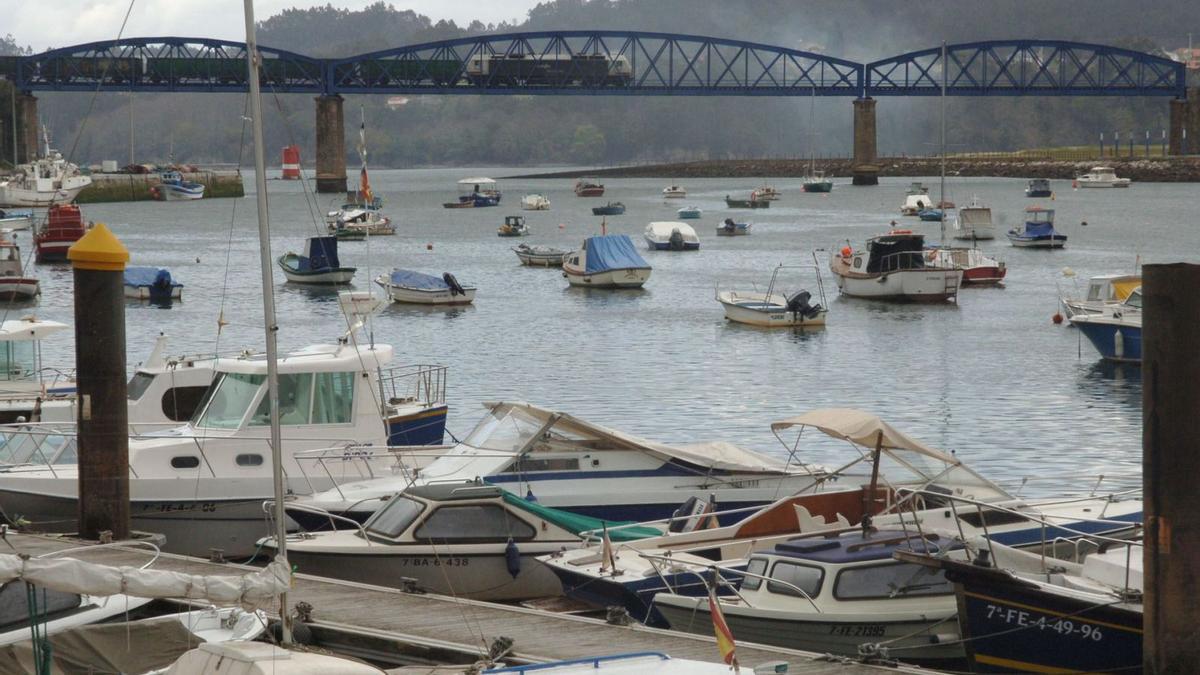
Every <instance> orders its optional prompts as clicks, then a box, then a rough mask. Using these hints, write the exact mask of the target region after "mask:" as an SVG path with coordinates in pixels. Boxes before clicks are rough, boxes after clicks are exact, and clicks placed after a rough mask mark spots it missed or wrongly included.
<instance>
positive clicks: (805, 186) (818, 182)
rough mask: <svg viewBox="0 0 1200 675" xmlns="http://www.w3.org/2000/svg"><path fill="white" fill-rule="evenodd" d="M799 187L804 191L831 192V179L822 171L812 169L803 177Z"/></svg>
mask: <svg viewBox="0 0 1200 675" xmlns="http://www.w3.org/2000/svg"><path fill="white" fill-rule="evenodd" d="M800 189H801V190H803V191H804V192H833V181H831V180H829V179H828V178H826V177H825V172H824V171H818V170H815V169H814V170H811V171H810V172H809V175H807V176H805V177H804V182H802V183H800Z"/></svg>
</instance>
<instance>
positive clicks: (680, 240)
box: [642, 222, 700, 251]
mask: <svg viewBox="0 0 1200 675" xmlns="http://www.w3.org/2000/svg"><path fill="white" fill-rule="evenodd" d="M642 236H643V237H644V238H645V239H646V245H647V246H648V247H649V248H650V250H651V251H699V250H700V237H698V236H696V230H695V229H693V228H692V226H691V225H688V224H687V223H678V222H658V223H650V224H649V225H647V226H646V231H645V232H644V233H643V234H642Z"/></svg>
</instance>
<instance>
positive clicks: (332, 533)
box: [262, 482, 662, 600]
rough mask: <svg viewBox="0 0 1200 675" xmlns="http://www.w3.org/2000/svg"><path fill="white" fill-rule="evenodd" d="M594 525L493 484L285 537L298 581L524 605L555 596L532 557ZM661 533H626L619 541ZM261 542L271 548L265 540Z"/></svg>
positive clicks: (435, 488) (558, 591) (433, 490)
mask: <svg viewBox="0 0 1200 675" xmlns="http://www.w3.org/2000/svg"><path fill="white" fill-rule="evenodd" d="M603 525H604V522H603V521H601V520H598V519H595V518H587V517H583V516H580V515H577V514H574V513H567V512H565V511H558V510H556V509H552V508H548V507H546V506H543V505H540V504H538V503H535V502H534V501H527V500H525V499H522V498H521V497H519V496H517V495H514V494H512V493H510V492H506V491H504V490H502V489H501V488H499V487H496V486H494V485H484V484H482V483H479V482H439V483H436V484H428V485H423V486H417V487H413V488H410V489H408V490H406V491H404V492H403V493H401V494H398V495H395V496H393V497H392V498H391V499H389V500H388V501H387V502H386V503H384V505H383V507H382V508H380V509H379V511H378V512H377V513H376V514H375V515H374V517H372V518H371V519H369V520H368V521H367V522H366V524H365V525H363V527H362V528H361V529H344V530H329V531H325V532H316V533H311V534H310V533H305V534H301V535H296V536H292V537H289V538H288V542H287V552H288V560H290V561H291V563H292V564H293V565H296V568H297V569H298V570H300V571H302V572H304V573H305V574H315V575H317V576H321V577H332V578H335V579H345V580H347V581H357V582H360V583H366V584H374V585H377V586H392V587H403V586H404V585H405V584H406V583H408V581H407V579H415V580H416V583H417V586H418V587H419V588H421V589H422V590H425V591H430V592H433V593H441V594H444V595H454V596H456V597H459V598H471V599H474V600H525V599H530V598H540V597H551V596H558V595H562V587H561V585H560V584H559V583H558V577H556V576H554V573H552V572H551V571H550V570H548V569H546V567H545V566H544V565H543V564H542V563H540V562H538V560H537V558H538V556H542V555H545V554H547V553H551V552H554V551H558V550H561V549H564V548H574V547H576V546H578V545H579V544H580V542H581V541H582V539H581V537H580V532H583V531H585V530H589V531H590V530H597V529H600V528H602V527H603ZM661 533H662V530H661V529H653V528H638V529H636V530H629V529H626V530H622V533H621V536H620V537H619V540H620V541H626V540H629V539H632V538H636V536H643V537H645V536H651V535H656V534H661ZM262 545H263V547H264V548H265V549H272V550H273V549H274V539H271V538H267V539H264V540H263V541H262ZM439 561H440V562H439ZM406 578H407V579H406Z"/></svg>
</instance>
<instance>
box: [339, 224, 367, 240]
mask: <svg viewBox="0 0 1200 675" xmlns="http://www.w3.org/2000/svg"><path fill="white" fill-rule="evenodd" d="M330 234H332V235H333V236H334V237H335V238H336V239H337V240H338V241H363V240H365V239H366V238H367V230H366V229H364V228H360V227H355V228H349V227H346V226H345V225H335V226H333V231H332V232H331V233H330Z"/></svg>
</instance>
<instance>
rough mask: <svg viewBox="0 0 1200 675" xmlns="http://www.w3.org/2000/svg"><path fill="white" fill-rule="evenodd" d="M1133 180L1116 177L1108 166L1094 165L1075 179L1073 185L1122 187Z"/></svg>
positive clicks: (1082, 186)
mask: <svg viewBox="0 0 1200 675" xmlns="http://www.w3.org/2000/svg"><path fill="white" fill-rule="evenodd" d="M1131 182H1133V181H1131V180H1129V179H1128V178H1117V173H1116V172H1115V171H1113V169H1112V167H1109V166H1094V167H1092V170H1091V171H1089V172H1087V173H1085V174H1083V175H1082V176H1079V177H1078V178H1076V179H1075V187H1081V188H1123V187H1129V184H1130V183H1131Z"/></svg>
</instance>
